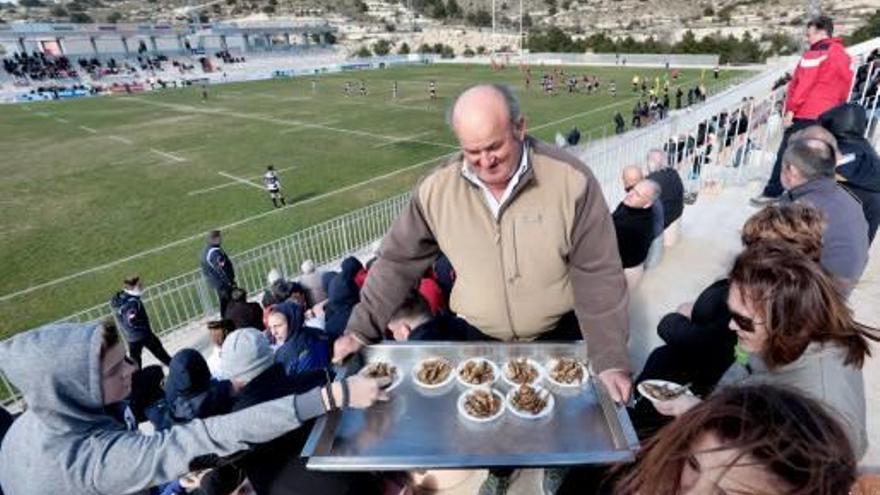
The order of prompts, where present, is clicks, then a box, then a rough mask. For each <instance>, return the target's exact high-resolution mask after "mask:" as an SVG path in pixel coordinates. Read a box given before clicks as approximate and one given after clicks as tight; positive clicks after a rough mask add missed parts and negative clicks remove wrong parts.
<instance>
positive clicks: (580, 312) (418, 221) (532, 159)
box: [334, 85, 632, 401]
mask: <svg viewBox="0 0 880 495" xmlns="http://www.w3.org/2000/svg"><path fill="white" fill-rule="evenodd" d="M447 120H448V122H449V124H450V126H451V128H452V131H453V132H454V133H455V136H456V137H457V138H458V142H459V144H460V146H461V152H460V153H458V154H456V155H455V156H454V157H452V158H451V159H450V160H449V161H447V162H446V164H445V165H443V166H441V167H440V168H438V169H436V170H435V171H434V172H432V173H431V174H430V175H428V176H427V177H425V178H424V179H423V180H422V181H421V182H420V183H419V185H418V186H417V187H416V189H415V191H414V192H413V195H412V199H411V200H410V203H409V206H408V207H407V208H405V209H404V211H403V212H402V213H401V215H400V217H398V218H397V220H396V221H395V222H394V225H392V227H391V230H390V231H389V232H388V234H387V235H386V236H385V238H384V239H383V241H382V245H381V247H380V249H379V254H378V258H377V260H376V262H375V263H374V264H373V267H372V268H371V269H370V276H369V277H368V278H367V282H366V284H365V285H364V288H363V291H362V293H361V302H360V304H358V305H357V306H356V307H355V308H354V311H353V313H352V316H351V319H350V320H349V322H348V326H347V328H346V331H345V334H344V335H343V336H342V337H340V338H339V339H337V341H336V343H335V345H334V360H335V361H337V362H339V361H341V360H342V359H343V358H344V357H346V356H347V355H349V354H351V353H353V352H356V351H357V350H359V349H360V348H361V347H362V346H363V345H366V344H369V343H371V342H376V341H379V340H381V339H382V336H383V332H384V329H385V327H386V325H387V324H388V321H389V320H390V319H391V316H392V314H393V313H394V311H395V310H396V309H397V307H398V306H400V304H401V303H402V302H403V301H404V299H405V298H406V296H407V294H408V293H409V291H410V290H411V289H412V287H413V286H415V284H416V282H417V281H418V280H419V277H421V276H422V275H423V274H424V273H425V271H426V270H427V269H428V268H429V267H430V266H431V264H432V263H433V261H434V260H435V259H436V258H437V256H438V255H439V253H440V252H441V251H442V252H443V253H444V254H446V256H447V257H448V258H449V260H450V261H451V263H452V266H453V267H455V271H456V281H455V286H454V287H453V290H452V295H451V298H450V307H451V309H452V310H453V311H454V312H455V313H456V314H457V315H458V316H460V317H462V318H464V319H465V320H467V322H468V323H470V324H471V325H473V326H475V327H476V328H478V329H479V330H481V331H482V332H483V333H484V334H486V335H487V336H489V337H490V338H493V339H497V340H502V341H532V340H573V339H580V338H581V336H584V337H586V339H587V342H588V344H589V346H588V350H589V356H590V360H591V365H592V367H593V369H594V370H595V371H596V372H597V373H599V377H600V379H601V380H602V382H603V383H604V384H605V385H606V387H607V389H608V391H609V393H610V395H611V398H612V399H614V400H616V401H625V400H628V398H629V395H630V391H631V387H632V382H631V378H630V363H629V356H628V354H627V349H626V344H627V338H628V322H627V312H626V307H627V291H626V282H625V280H624V275H623V269H622V267H621V261H620V255H619V254H618V252H617V240H616V238H615V234H614V224H613V223H612V221H611V215H610V214H609V211H608V207H607V205H606V203H605V198H604V197H603V195H602V190H601V187H600V185H599V183H598V181H597V180H596V178H595V177H594V176H593V174H592V172H590V170H589V169H588V168H587V167H586V166H585V165H584V164H583V163H581V162H580V161H578V160H577V159H576V158H574V157H573V156H571V155H569V154H567V153H565V152H562V151H560V150H558V149H557V148H556V147H554V146H550V145H548V144H545V143H543V142H540V141H538V140H536V139H534V138H532V137H530V136H528V135H527V134H526V121H525V118H524V117H523V115H522V114H521V113H520V109H519V102H518V101H517V100H516V98H515V97H514V96H513V94H512V93H511V92H510V90H509V89H507V88H506V87H503V86H497V85H481V86H475V87H472V88H470V89H468V90H466V91H465V92H464V93H462V94H461V95H460V96H459V97H458V98H457V99H456V101H455V103H454V105H453V106H452V107H451V109H450V111H449V113H448V119H447Z"/></svg>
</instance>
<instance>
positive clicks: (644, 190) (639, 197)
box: [623, 182, 653, 209]
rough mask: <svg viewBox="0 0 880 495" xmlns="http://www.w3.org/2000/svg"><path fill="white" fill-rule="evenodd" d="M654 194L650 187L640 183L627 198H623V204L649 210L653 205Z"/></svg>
mask: <svg viewBox="0 0 880 495" xmlns="http://www.w3.org/2000/svg"><path fill="white" fill-rule="evenodd" d="M652 192H653V191H652V190H651V188H650V186H648V185H646V184H645V183H644V182H640V183H638V184H636V185H635V186H634V187H633V188H632V189H630V190H629V192H628V193H626V196H625V197H624V198H623V204H625V205H626V206H629V207H630V208H641V209H644V208H649V207H650V206H651V203H652V201H651V194H652Z"/></svg>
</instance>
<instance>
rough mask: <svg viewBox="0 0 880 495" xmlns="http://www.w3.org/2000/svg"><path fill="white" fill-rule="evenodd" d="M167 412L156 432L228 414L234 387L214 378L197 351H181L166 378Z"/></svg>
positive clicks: (170, 366) (173, 361) (174, 358)
mask: <svg viewBox="0 0 880 495" xmlns="http://www.w3.org/2000/svg"><path fill="white" fill-rule="evenodd" d="M164 388H165V401H164V402H165V410H166V411H167V414H166V415H165V416H164V418H163V419H164V420H165V421H162V422H159V423H156V422H155V421H154V425H155V426H156V428H157V429H160V430H161V429H167V428H170V427H171V425H172V424H178V423H186V422H189V421H191V420H193V419H204V418H209V417H211V416H217V415H220V414H226V413H228V412H229V410H230V409H231V408H232V384H231V383H230V382H229V381H219V380H214V379H212V378H211V372H210V370H209V369H208V363H207V361H205V358H203V357H202V355H201V354H199V352H198V351H196V350H194V349H182V350H180V351H178V352H177V354H175V355H174V357H173V358H172V359H171V364H170V365H169V366H168V376H167V377H166V378H165V386H164Z"/></svg>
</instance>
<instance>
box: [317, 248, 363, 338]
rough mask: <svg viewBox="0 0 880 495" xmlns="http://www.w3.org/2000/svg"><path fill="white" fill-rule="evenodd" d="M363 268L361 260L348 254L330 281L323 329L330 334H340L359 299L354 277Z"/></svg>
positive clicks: (359, 293)
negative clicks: (338, 271) (339, 269)
mask: <svg viewBox="0 0 880 495" xmlns="http://www.w3.org/2000/svg"><path fill="white" fill-rule="evenodd" d="M362 269H363V265H362V264H361V262H360V261H359V260H358V259H357V258H355V257H353V256H350V257H348V258H345V260H343V261H342V271H341V272H340V273H339V274H338V275H336V277H334V278H333V281H331V282H330V288H329V290H328V291H327V293H328V297H327V305H326V306H325V308H324V310H325V312H326V316H325V323H324V331H326V332H327V333H328V334H330V335H331V336H334V337H335V336H338V335H342V331H343V330H345V326H346V325H347V324H348V318H349V317H350V316H351V310H352V309H353V308H354V307H355V305H356V304H357V303H359V302H360V300H361V290H360V288H359V287H358V286H357V284H356V283H355V277H356V276H357V274H358V273H359V272H360V271H361V270H362Z"/></svg>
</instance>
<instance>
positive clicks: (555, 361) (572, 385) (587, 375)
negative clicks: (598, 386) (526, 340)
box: [544, 358, 590, 388]
mask: <svg viewBox="0 0 880 495" xmlns="http://www.w3.org/2000/svg"><path fill="white" fill-rule="evenodd" d="M558 363H559V359H556V358H553V359H550V360H549V361H547V365H546V366H545V367H544V373H546V375H547V381H549V382H550V383H552V384H553V385H556V386H557V387H562V388H577V387H580V386H581V385H583V384H585V383H587V381H588V380H589V379H590V373H589V371H588V370H587V367H586V366H585V365H584V363H582V362H580V361H578V362H577V364H578V366H580V368H581V371H583V373H584V375H583V378H582V379H581V381H580V382H575V383H563V382H560V381H556V380H555V379H554V378H553V368H555V367H556V365H557V364H558Z"/></svg>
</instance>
